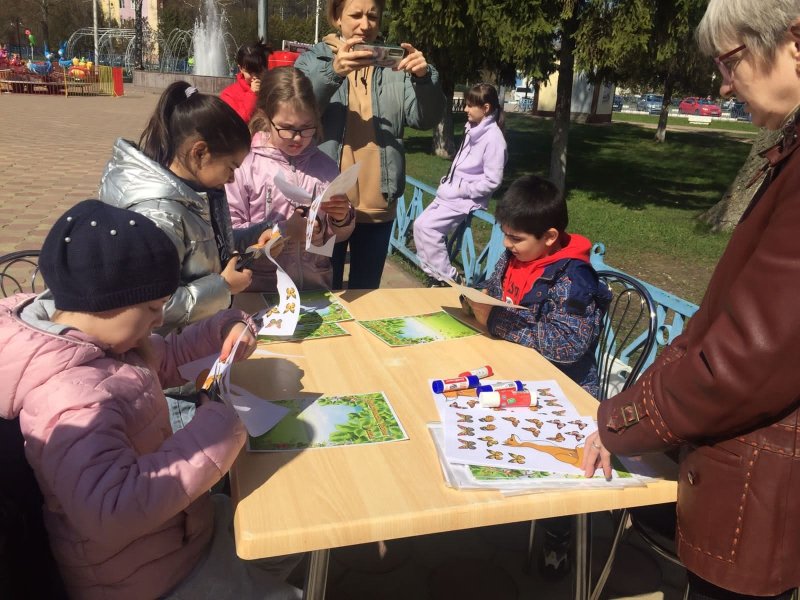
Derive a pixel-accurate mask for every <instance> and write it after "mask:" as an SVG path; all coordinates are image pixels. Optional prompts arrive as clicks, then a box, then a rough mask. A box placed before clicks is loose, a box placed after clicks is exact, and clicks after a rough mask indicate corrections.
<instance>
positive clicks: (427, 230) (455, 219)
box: [414, 198, 482, 279]
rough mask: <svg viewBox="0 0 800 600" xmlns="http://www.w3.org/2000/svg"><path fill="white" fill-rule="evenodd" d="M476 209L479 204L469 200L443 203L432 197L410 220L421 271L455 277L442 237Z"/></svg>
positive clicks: (433, 274) (479, 206) (454, 270)
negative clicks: (414, 217) (413, 218)
mask: <svg viewBox="0 0 800 600" xmlns="http://www.w3.org/2000/svg"><path fill="white" fill-rule="evenodd" d="M478 208H482V207H481V205H479V204H476V203H474V202H471V201H462V202H445V201H442V200H440V199H439V198H434V199H433V202H431V203H430V204H429V205H428V207H427V208H426V209H425V210H423V211H422V214H421V215H420V216H418V217H417V218H416V219H415V220H414V245H415V246H416V247H417V256H418V257H419V259H420V262H421V263H422V270H423V271H425V272H426V273H427V274H428V275H432V276H435V273H441V274H442V275H445V276H447V277H449V278H450V279H453V278H454V277H455V276H456V269H455V267H454V266H453V265H451V264H450V257H449V256H448V255H447V245H446V243H445V236H447V234H449V233H450V232H451V231H452V230H453V229H455V228H456V227H458V225H460V224H461V223H462V222H463V221H464V219H466V218H467V216H468V215H469V213H471V212H472V211H473V210H476V209H478ZM434 271H435V273H434Z"/></svg>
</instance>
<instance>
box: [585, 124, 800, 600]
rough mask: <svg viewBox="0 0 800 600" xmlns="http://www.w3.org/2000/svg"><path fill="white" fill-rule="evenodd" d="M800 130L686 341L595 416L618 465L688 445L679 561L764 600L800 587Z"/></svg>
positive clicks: (781, 152)
mask: <svg viewBox="0 0 800 600" xmlns="http://www.w3.org/2000/svg"><path fill="white" fill-rule="evenodd" d="M799 132H800V128H798V126H797V122H795V124H793V125H791V126H790V127H789V128H788V129H787V135H786V136H785V138H784V141H783V142H782V144H781V145H779V146H778V147H776V148H773V149H771V150H770V151H768V152H767V154H766V156H767V158H768V159H769V162H770V164H771V165H772V169H771V171H770V172H768V175H767V180H766V181H765V183H764V184H763V185H762V188H761V190H760V191H759V192H758V193H757V194H756V196H755V198H754V200H753V201H752V202H751V204H750V206H749V207H748V209H747V211H745V214H744V216H743V217H742V220H741V222H740V223H739V225H738V226H737V228H736V230H735V231H734V234H733V236H732V238H731V241H730V243H729V244H728V247H727V249H726V250H725V252H724V254H723V256H722V258H721V259H720V261H719V264H718V265H717V267H716V269H715V271H714V274H713V276H712V278H711V282H710V283H709V287H708V290H707V292H706V294H705V297H704V298H703V302H702V303H701V305H700V309H699V310H698V312H697V313H696V314H695V315H694V317H692V319H691V321H690V322H689V324H688V326H687V328H686V330H685V332H684V333H683V334H682V335H680V336H679V337H678V338H676V339H675V341H674V342H673V343H672V344H671V345H670V346H669V347H668V348H666V349H665V350H664V351H663V352H662V353H661V355H660V356H659V358H658V359H657V360H656V362H655V363H654V364H653V365H652V366H651V367H650V368H649V369H648V370H647V371H645V373H644V374H643V375H642V377H641V378H640V379H639V381H638V382H637V383H636V385H634V386H632V387H631V388H630V389H629V390H627V391H625V392H623V393H621V394H619V395H617V396H615V397H613V398H611V399H609V400H607V401H606V402H603V403H602V404H601V405H600V407H599V410H598V415H597V421H598V425H599V429H600V438H601V440H602V442H603V444H604V445H605V447H606V448H607V449H608V450H610V451H611V452H612V453H614V454H622V455H627V454H640V453H643V452H651V451H659V450H665V449H667V448H671V447H676V446H682V447H683V448H682V450H683V452H682V458H681V464H680V476H679V481H678V509H677V510H678V529H677V540H676V541H677V546H678V554H679V556H680V558H681V560H682V561H683V563H684V564H685V565H686V567H687V568H688V569H689V570H690V571H692V572H694V573H696V574H697V575H699V576H700V577H702V578H704V579H706V580H708V581H711V582H712V583H714V584H716V585H718V586H720V587H723V588H726V589H730V590H733V591H735V592H739V593H743V594H752V595H759V596H761V595H773V594H779V593H781V592H783V591H786V590H788V589H790V588H794V587H798V586H800V568H799V565H800V449H799V448H798V446H800V422H799V421H798V418H799V417H800V412H799V411H798V408H799V407H800V152H798V151H796V150H797V147H798V146H800V140H798V133H799Z"/></svg>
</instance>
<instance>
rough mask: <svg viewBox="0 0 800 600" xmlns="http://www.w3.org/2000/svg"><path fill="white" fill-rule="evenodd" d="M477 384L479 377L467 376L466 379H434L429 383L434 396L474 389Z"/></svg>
mask: <svg viewBox="0 0 800 600" xmlns="http://www.w3.org/2000/svg"><path fill="white" fill-rule="evenodd" d="M479 383H480V378H479V377H477V376H476V375H467V376H466V377H454V378H453V379H434V380H433V382H432V383H431V388H432V389H433V393H434V394H441V393H442V392H451V391H455V390H466V389H469V388H476V387H478V384H479Z"/></svg>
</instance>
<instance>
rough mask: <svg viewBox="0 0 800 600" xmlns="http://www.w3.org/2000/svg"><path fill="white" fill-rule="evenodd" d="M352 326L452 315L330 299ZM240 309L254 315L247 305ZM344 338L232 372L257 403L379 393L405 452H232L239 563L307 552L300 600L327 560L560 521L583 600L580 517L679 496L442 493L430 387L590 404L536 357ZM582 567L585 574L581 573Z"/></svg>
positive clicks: (401, 300) (436, 294)
mask: <svg viewBox="0 0 800 600" xmlns="http://www.w3.org/2000/svg"><path fill="white" fill-rule="evenodd" d="M340 297H341V299H342V300H343V303H344V304H345V305H346V306H347V308H348V309H349V310H350V312H351V314H352V315H353V316H354V317H355V318H356V319H359V320H365V319H376V318H382V317H392V316H406V315H415V314H422V313H425V312H431V311H436V310H440V309H442V308H444V309H445V310H449V311H458V314H459V315H460V314H461V311H460V305H459V302H458V295H457V293H456V292H455V291H454V290H453V289H452V288H433V289H430V288H414V289H383V290H373V291H346V292H342V293H341V294H340ZM237 304H238V305H239V306H240V307H242V308H244V309H245V310H248V311H252V312H255V310H257V309H259V308H261V307H263V302H262V301H261V298H260V297H259V296H257V295H249V297H247V296H245V297H242V298H241V299H240V300H239V301H238V302H237ZM342 325H343V327H344V328H345V329H347V331H348V332H350V334H351V335H350V336H347V337H338V338H328V339H320V340H310V341H306V342H302V343H281V344H271V345H267V346H261V348H262V349H264V350H268V351H270V352H274V353H278V354H282V355H284V356H265V355H263V354H259V353H256V354H254V355H253V357H251V358H250V359H249V360H247V361H245V362H243V363H239V364H238V365H235V366H234V371H233V381H234V382H236V383H238V384H240V385H242V386H244V387H246V388H248V389H249V390H251V391H252V392H253V393H256V394H258V395H259V396H261V397H263V398H266V399H268V400H279V399H288V398H297V397H304V396H308V395H313V396H318V395H332V394H345V393H364V392H375V391H383V392H385V393H386V396H387V397H388V399H389V401H390V403H391V404H392V406H393V407H394V409H395V411H396V413H397V416H398V417H399V419H400V422H401V423H402V425H403V427H404V428H405V430H406V433H407V434H408V436H409V438H410V439H409V440H407V441H401V442H391V443H385V444H373V445H365V446H348V447H341V448H327V449H316V450H305V451H298V452H281V453H248V452H246V451H243V452H242V454H241V455H240V456H239V458H238V460H237V461H236V464H235V465H234V467H233V469H232V478H231V484H232V494H233V499H234V502H235V503H236V512H235V517H234V528H235V538H236V550H237V553H238V554H239V556H241V557H242V558H245V559H256V558H264V557H270V556H280V555H284V554H290V553H296V552H307V551H313V552H312V555H311V568H310V572H309V581H308V582H307V587H306V597H307V598H322V597H323V596H324V589H325V574H326V572H327V558H328V549H330V548H336V547H340V546H349V545H354V544H361V543H365V542H374V541H379V540H390V539H395V538H401V537H409V536H416V535H424V534H430V533H439V532H444V531H451V530H457V529H466V528H472V527H482V526H485V525H496V524H502V523H514V522H518V521H529V520H535V519H542V518H547V517H555V516H562V515H578V518H577V522H578V526H579V537H578V548H577V550H578V560H577V561H576V563H577V564H576V571H577V573H578V583H577V585H576V598H586V597H588V592H589V591H588V582H587V581H586V579H587V577H586V576H585V575H586V573H587V572H588V569H587V568H586V564H585V561H586V560H587V558H586V555H587V552H586V547H585V543H586V541H587V529H588V527H587V524H588V517H587V514H588V513H592V512H596V511H603V510H610V509H617V508H625V507H630V506H640V505H647V504H659V503H664V502H673V501H675V498H676V493H677V492H676V490H677V488H676V483H675V482H674V481H661V482H658V483H655V484H651V485H648V486H646V487H633V488H625V489H620V488H610V489H608V490H597V489H593V490H581V491H575V490H572V491H563V492H546V493H540V494H528V495H521V496H513V497H504V496H503V495H502V494H501V493H500V492H496V491H486V490H480V491H467V490H454V489H451V488H448V487H447V486H446V485H445V483H444V480H443V477H442V474H441V471H440V468H439V463H438V459H437V455H436V450H435V448H434V446H433V442H432V440H431V437H430V435H429V433H428V430H427V428H426V423H428V422H431V421H438V420H439V415H438V413H437V410H436V407H435V406H434V403H433V399H432V396H431V391H430V387H429V384H428V380H429V379H436V378H446V377H453V376H455V375H456V374H458V373H460V372H463V371H466V370H469V369H473V368H477V367H480V366H482V365H485V364H489V365H491V366H492V367H493V368H494V370H495V378H498V379H522V380H536V379H555V380H557V381H558V383H559V385H560V386H561V388H562V389H563V390H564V393H565V394H566V395H567V397H568V398H569V399H570V400H571V401H572V402H573V404H574V405H575V406H576V408H577V409H578V411H579V412H581V413H582V414H585V415H592V416H595V414H596V411H595V406H596V401H595V400H594V398H592V397H591V396H590V395H589V394H587V393H586V392H585V391H583V389H581V388H580V387H579V386H578V385H576V384H575V383H574V382H572V380H570V379H569V378H568V377H567V376H565V375H564V374H563V373H561V371H559V370H558V369H556V368H555V367H554V366H553V365H551V364H550V363H549V362H548V361H547V360H546V359H545V358H543V357H542V356H541V355H540V354H539V353H537V352H536V351H534V350H531V349H528V348H524V347H522V346H519V345H517V344H512V343H510V342H506V341H502V340H498V339H492V338H490V337H488V336H487V335H477V336H473V337H469V338H463V339H459V340H448V341H442V342H434V343H430V344H422V345H419V346H408V347H402V348H391V347H389V346H388V345H386V344H385V343H384V342H382V341H381V340H379V339H378V338H377V337H375V336H374V335H372V334H371V333H369V332H368V331H366V330H365V329H364V328H363V327H361V326H360V325H359V324H358V323H356V322H354V321H350V322H346V323H343V324H342ZM582 563H583V564H582Z"/></svg>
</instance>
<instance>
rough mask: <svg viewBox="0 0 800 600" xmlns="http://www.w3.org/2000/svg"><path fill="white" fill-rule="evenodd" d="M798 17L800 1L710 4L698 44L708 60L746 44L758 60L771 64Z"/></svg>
mask: <svg viewBox="0 0 800 600" xmlns="http://www.w3.org/2000/svg"><path fill="white" fill-rule="evenodd" d="M798 16H800V0H710V1H709V3H708V8H707V9H706V13H705V15H703V19H702V20H701V21H700V25H698V26H697V43H698V44H699V46H700V51H701V52H703V54H706V55H708V56H716V55H719V54H723V53H725V52H728V51H730V50H733V49H734V48H735V47H736V46H738V45H739V44H745V45H746V46H747V49H748V50H749V51H750V52H751V54H752V55H753V56H754V58H755V59H756V60H758V61H762V62H771V61H772V60H773V59H774V58H775V50H776V49H777V47H778V46H779V45H780V44H781V42H782V41H783V40H784V39H786V33H787V32H788V30H789V26H790V25H791V24H792V23H793V22H794V21H795V19H797V18H798Z"/></svg>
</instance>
